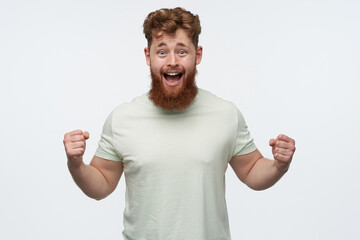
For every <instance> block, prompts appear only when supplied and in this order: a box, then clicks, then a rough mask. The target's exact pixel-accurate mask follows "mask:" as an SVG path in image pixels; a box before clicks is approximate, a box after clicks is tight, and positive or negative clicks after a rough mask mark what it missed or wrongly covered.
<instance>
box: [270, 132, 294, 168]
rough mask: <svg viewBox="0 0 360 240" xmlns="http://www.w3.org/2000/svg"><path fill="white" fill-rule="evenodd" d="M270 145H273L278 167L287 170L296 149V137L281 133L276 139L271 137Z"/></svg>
mask: <svg viewBox="0 0 360 240" xmlns="http://www.w3.org/2000/svg"><path fill="white" fill-rule="evenodd" d="M269 145H270V146H271V147H272V153H273V155H274V159H275V165H276V167H277V168H278V169H279V170H280V171H283V172H286V171H287V170H288V169H289V166H290V163H291V160H292V157H293V155H294V152H295V149H296V148H295V141H294V139H292V138H289V137H288V136H286V135H284V134H280V135H279V136H278V137H277V138H276V139H270V142H269Z"/></svg>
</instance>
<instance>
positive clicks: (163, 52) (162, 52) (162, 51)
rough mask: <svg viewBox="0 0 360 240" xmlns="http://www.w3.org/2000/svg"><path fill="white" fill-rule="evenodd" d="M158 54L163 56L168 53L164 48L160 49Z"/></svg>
mask: <svg viewBox="0 0 360 240" xmlns="http://www.w3.org/2000/svg"><path fill="white" fill-rule="evenodd" d="M158 54H159V55H160V56H163V55H165V54H166V52H165V51H164V50H160V51H158Z"/></svg>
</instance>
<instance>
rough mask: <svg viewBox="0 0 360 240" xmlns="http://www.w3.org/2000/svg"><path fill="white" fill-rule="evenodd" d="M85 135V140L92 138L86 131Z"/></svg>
mask: <svg viewBox="0 0 360 240" xmlns="http://www.w3.org/2000/svg"><path fill="white" fill-rule="evenodd" d="M83 135H84V138H85V139H89V137H90V134H89V132H88V131H85V132H84V133H83Z"/></svg>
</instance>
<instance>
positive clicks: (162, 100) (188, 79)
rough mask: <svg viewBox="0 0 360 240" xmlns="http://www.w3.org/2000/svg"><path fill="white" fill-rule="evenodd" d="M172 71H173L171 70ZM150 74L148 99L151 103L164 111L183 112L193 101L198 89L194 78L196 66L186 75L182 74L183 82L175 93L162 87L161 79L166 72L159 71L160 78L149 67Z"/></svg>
mask: <svg viewBox="0 0 360 240" xmlns="http://www.w3.org/2000/svg"><path fill="white" fill-rule="evenodd" d="M171 70H173V71H174V69H171ZM150 72H151V89H150V92H149V98H150V99H151V100H152V101H153V103H154V104H155V105H156V106H158V107H161V108H163V109H165V110H184V109H185V108H187V107H188V106H189V105H190V104H191V103H192V102H193V100H194V99H195V97H196V95H197V92H198V88H197V86H196V83H195V76H196V74H197V70H196V65H195V66H194V68H193V70H192V71H191V72H189V73H188V74H185V75H184V74H183V76H182V77H183V82H182V83H181V86H180V89H176V91H169V90H167V89H166V88H165V87H164V83H163V80H162V77H163V76H164V73H165V72H167V71H161V72H160V77H159V76H158V75H157V74H156V73H154V72H153V71H152V69H151V67H150Z"/></svg>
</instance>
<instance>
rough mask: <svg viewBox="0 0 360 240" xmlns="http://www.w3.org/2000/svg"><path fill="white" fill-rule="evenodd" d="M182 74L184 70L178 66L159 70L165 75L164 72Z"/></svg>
mask: <svg viewBox="0 0 360 240" xmlns="http://www.w3.org/2000/svg"><path fill="white" fill-rule="evenodd" d="M172 71H174V72H184V68H183V67H180V66H176V67H164V68H162V69H161V70H160V72H161V73H162V74H164V73H166V72H172Z"/></svg>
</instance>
